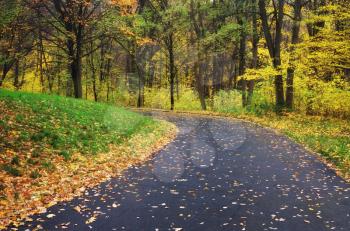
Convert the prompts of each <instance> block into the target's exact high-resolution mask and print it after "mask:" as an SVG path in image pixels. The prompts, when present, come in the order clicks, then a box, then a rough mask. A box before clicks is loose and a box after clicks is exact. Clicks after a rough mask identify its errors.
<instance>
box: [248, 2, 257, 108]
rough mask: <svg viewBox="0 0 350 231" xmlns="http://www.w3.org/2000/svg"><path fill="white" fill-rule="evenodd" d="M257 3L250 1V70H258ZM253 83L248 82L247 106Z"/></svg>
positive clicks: (250, 102) (252, 90) (251, 81)
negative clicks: (251, 56)
mask: <svg viewBox="0 0 350 231" xmlns="http://www.w3.org/2000/svg"><path fill="white" fill-rule="evenodd" d="M256 11H257V1H256V0H252V12H253V13H252V55H253V59H252V68H254V69H256V68H258V61H259V60H258V43H259V34H258V19H257V14H256ZM254 87H255V81H254V80H249V82H248V98H247V105H248V106H250V105H251V104H252V99H253V93H254Z"/></svg>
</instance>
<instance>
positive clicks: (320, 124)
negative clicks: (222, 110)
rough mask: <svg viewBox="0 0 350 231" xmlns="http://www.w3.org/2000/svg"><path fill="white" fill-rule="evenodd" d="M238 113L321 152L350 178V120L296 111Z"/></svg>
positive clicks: (341, 173) (345, 176) (345, 177)
mask: <svg viewBox="0 0 350 231" xmlns="http://www.w3.org/2000/svg"><path fill="white" fill-rule="evenodd" d="M237 117H240V118H243V119H247V120H251V121H253V122H257V123H259V124H261V125H263V126H267V127H270V128H274V129H277V130H278V131H280V132H282V133H284V134H285V135H287V136H288V137H290V138H291V139H293V140H295V141H296V142H298V143H301V144H303V145H304V146H305V147H307V148H308V149H310V150H312V151H314V152H317V153H319V154H320V155H321V156H322V157H323V159H325V160H326V161H327V162H328V163H330V164H332V165H333V167H334V168H335V169H336V170H338V173H339V174H340V175H341V176H343V177H344V179H346V180H349V179H350V121H348V120H340V119H333V118H322V117H319V116H302V115H299V114H295V113H287V114H285V115H283V116H277V115H276V114H270V115H265V116H261V117H258V116H253V115H251V114H248V115H238V116H237Z"/></svg>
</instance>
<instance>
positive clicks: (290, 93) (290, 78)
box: [286, 0, 302, 109]
mask: <svg viewBox="0 0 350 231" xmlns="http://www.w3.org/2000/svg"><path fill="white" fill-rule="evenodd" d="M301 9H302V2H301V0H295V3H294V22H293V28H292V46H291V51H290V53H291V56H292V58H291V63H290V65H289V67H288V69H287V90H286V106H287V107H288V108H290V109H292V108H293V101H294V72H295V68H294V63H293V62H294V58H295V57H294V56H295V54H294V51H295V45H296V44H298V43H299V32H300V22H301Z"/></svg>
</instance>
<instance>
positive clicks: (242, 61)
mask: <svg viewBox="0 0 350 231" xmlns="http://www.w3.org/2000/svg"><path fill="white" fill-rule="evenodd" d="M238 24H239V25H240V26H241V35H240V36H241V38H240V45H239V75H240V76H241V77H242V80H241V84H242V106H243V107H246V106H247V81H246V79H245V78H244V77H243V75H244V72H245V68H246V47H247V44H246V40H247V34H246V32H245V28H244V23H243V20H242V19H241V18H238Z"/></svg>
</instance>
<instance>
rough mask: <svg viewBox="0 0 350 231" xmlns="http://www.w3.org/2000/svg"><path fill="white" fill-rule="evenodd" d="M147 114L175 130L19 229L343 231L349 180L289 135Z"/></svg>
mask: <svg viewBox="0 0 350 231" xmlns="http://www.w3.org/2000/svg"><path fill="white" fill-rule="evenodd" d="M150 114H151V115H152V116H154V117H158V118H162V119H165V120H168V121H171V122H173V123H175V124H176V125H177V126H178V127H179V134H178V136H177V138H176V139H175V140H174V141H173V142H172V143H170V144H169V145H168V146H167V147H165V148H164V149H163V150H162V151H160V152H159V153H158V154H157V155H155V157H154V158H153V159H152V160H150V161H148V162H147V163H145V164H143V165H141V166H138V167H133V168H130V169H129V170H127V171H126V172H125V173H124V174H123V176H120V177H118V178H115V179H111V180H109V181H107V182H105V183H103V184H101V185H100V186H98V187H96V188H93V189H90V190H88V191H86V192H85V195H84V196H83V197H79V198H76V199H74V200H73V201H70V202H66V203H60V204H58V205H56V206H53V207H51V208H50V209H48V211H47V213H46V214H40V215H36V216H34V217H32V218H33V221H32V222H27V223H26V224H25V225H24V226H22V227H20V228H19V230H32V229H34V228H35V227H36V228H42V229H44V230H98V231H105V230H118V231H119V230H133V231H134V230H135V231H141V230H147V231H148V230H153V231H157V230H159V231H162V230H177V231H179V230H199V231H206V230H208V231H216V230H230V231H232V230H233V231H235V230H237V231H238V230H242V231H243V230H247V231H259V230H267V231H269V230H282V231H323V230H337V231H341V230H344V231H349V230H350V186H349V184H347V183H345V182H344V181H343V180H342V179H341V178H339V177H338V176H336V174H335V173H334V172H333V171H332V170H330V169H329V168H328V167H327V166H326V165H324V164H323V163H321V162H320V161H319V160H318V159H317V158H316V156H315V155H314V154H311V153H309V152H308V151H306V150H305V149H304V148H303V147H301V146H300V145H298V144H295V143H294V142H292V141H290V140H289V139H288V138H286V137H284V136H281V135H277V134H275V133H274V132H273V131H271V130H269V129H265V128H262V127H259V126H257V125H254V124H251V123H246V122H242V121H238V120H237V121H235V120H227V119H221V118H208V117H196V116H185V115H171V114H166V113H150ZM48 214H53V215H54V216H53V215H51V216H48Z"/></svg>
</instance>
